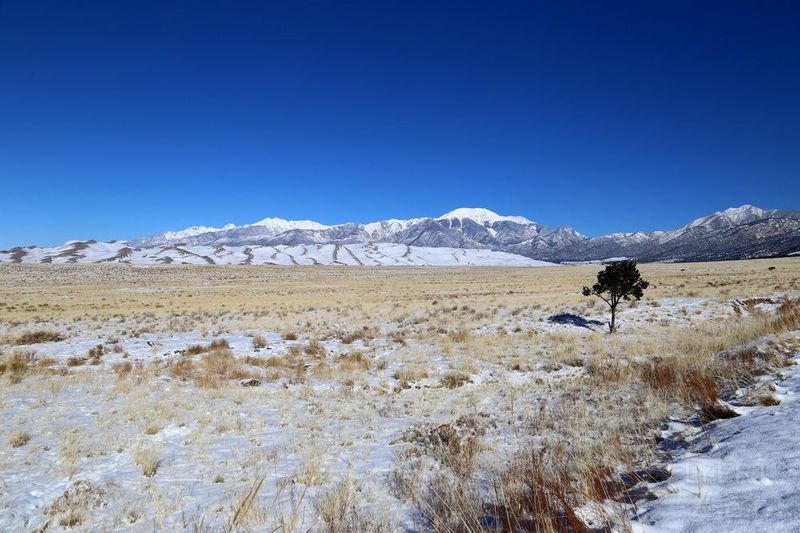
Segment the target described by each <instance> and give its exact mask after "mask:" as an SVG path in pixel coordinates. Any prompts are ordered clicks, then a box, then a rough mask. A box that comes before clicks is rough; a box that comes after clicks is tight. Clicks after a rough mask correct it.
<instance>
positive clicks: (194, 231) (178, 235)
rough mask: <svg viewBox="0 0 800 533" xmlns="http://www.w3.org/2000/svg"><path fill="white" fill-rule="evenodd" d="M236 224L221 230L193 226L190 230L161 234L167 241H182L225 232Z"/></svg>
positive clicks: (227, 225)
mask: <svg viewBox="0 0 800 533" xmlns="http://www.w3.org/2000/svg"><path fill="white" fill-rule="evenodd" d="M235 227H236V225H235V224H225V225H224V226H222V227H221V228H212V227H209V226H192V227H190V228H186V229H183V230H180V231H167V232H165V233H162V234H161V237H163V238H164V239H166V240H180V239H185V238H186V237H193V236H195V235H202V234H203V233H210V232H212V231H224V230H228V229H231V228H235Z"/></svg>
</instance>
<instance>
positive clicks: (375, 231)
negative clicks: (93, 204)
mask: <svg viewBox="0 0 800 533" xmlns="http://www.w3.org/2000/svg"><path fill="white" fill-rule="evenodd" d="M798 252H800V211H779V210H774V209H773V210H770V209H761V208H758V207H754V206H751V205H744V206H741V207H737V208H731V209H726V210H725V211H720V212H717V213H713V214H711V215H708V216H704V217H701V218H698V219H696V220H694V221H692V222H690V223H689V224H686V225H685V226H681V227H679V228H677V229H674V230H670V231H654V232H630V233H613V234H610V235H604V236H600V237H586V236H585V235H582V234H580V233H578V232H577V231H576V230H575V229H573V228H571V227H569V226H559V227H556V228H551V227H547V226H544V225H542V224H538V223H536V222H534V221H532V220H529V219H527V218H525V217H521V216H503V215H498V214H497V213H494V212H492V211H490V210H488V209H483V208H459V209H455V210H453V211H450V212H449V213H445V214H444V215H442V216H439V217H424V218H412V219H407V220H398V219H389V220H382V221H378V222H371V223H368V224H356V223H345V224H336V225H325V224H320V223H318V222H314V221H311V220H284V219H280V218H265V219H263V220H260V221H258V222H255V223H253V224H246V225H242V226H236V225H234V224H228V225H225V226H223V227H221V228H212V227H206V226H193V227H190V228H186V229H184V230H179V231H168V232H165V233H161V234H159V235H154V236H150V237H142V238H138V239H133V240H130V241H112V242H108V243H98V242H95V241H71V242H68V243H66V244H64V245H62V246H60V247H53V248H39V247H28V248H14V249H11V250H5V251H0V262H54V263H58V262H133V263H156V262H159V263H164V262H178V263H187V262H188V263H194V262H200V263H223V264H230V263H245V264H261V263H274V264H437V265H440V264H452V265H458V264H482V265H493V264H497V265H503V264H515V265H532V264H541V263H540V262H541V261H548V262H570V261H596V260H603V259H608V258H612V257H628V258H633V259H637V260H639V261H645V262H646V261H701V260H717V259H743V258H752V257H772V256H782V255H792V254H796V253H798ZM537 261H539V263H537Z"/></svg>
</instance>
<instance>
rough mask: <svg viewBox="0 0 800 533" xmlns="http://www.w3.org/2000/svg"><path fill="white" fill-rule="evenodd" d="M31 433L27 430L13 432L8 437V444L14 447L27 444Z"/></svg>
mask: <svg viewBox="0 0 800 533" xmlns="http://www.w3.org/2000/svg"><path fill="white" fill-rule="evenodd" d="M30 440H31V434H30V433H28V432H27V431H15V432H14V433H12V434H11V436H10V437H9V438H8V445H9V446H11V447H12V448H19V447H21V446H25V445H26V444H28V442H30Z"/></svg>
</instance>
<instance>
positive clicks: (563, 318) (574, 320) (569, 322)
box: [547, 313, 605, 331]
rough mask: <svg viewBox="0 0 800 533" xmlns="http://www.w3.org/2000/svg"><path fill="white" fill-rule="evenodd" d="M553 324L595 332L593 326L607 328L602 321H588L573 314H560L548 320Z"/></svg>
mask: <svg viewBox="0 0 800 533" xmlns="http://www.w3.org/2000/svg"><path fill="white" fill-rule="evenodd" d="M547 321H548V322H550V323H552V324H564V325H566V326H578V327H579V328H586V329H590V330H592V331H594V330H595V329H594V328H593V327H592V326H605V323H603V322H602V321H600V320H588V319H586V318H584V317H582V316H580V315H575V314H572V313H559V314H557V315H553V316H551V317H549V318H548V319H547Z"/></svg>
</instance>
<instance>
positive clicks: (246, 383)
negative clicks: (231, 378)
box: [239, 378, 261, 387]
mask: <svg viewBox="0 0 800 533" xmlns="http://www.w3.org/2000/svg"><path fill="white" fill-rule="evenodd" d="M239 383H240V384H241V386H242V387H258V386H259V385H261V380H260V379H256V378H249V379H243V380H241V381H239Z"/></svg>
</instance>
